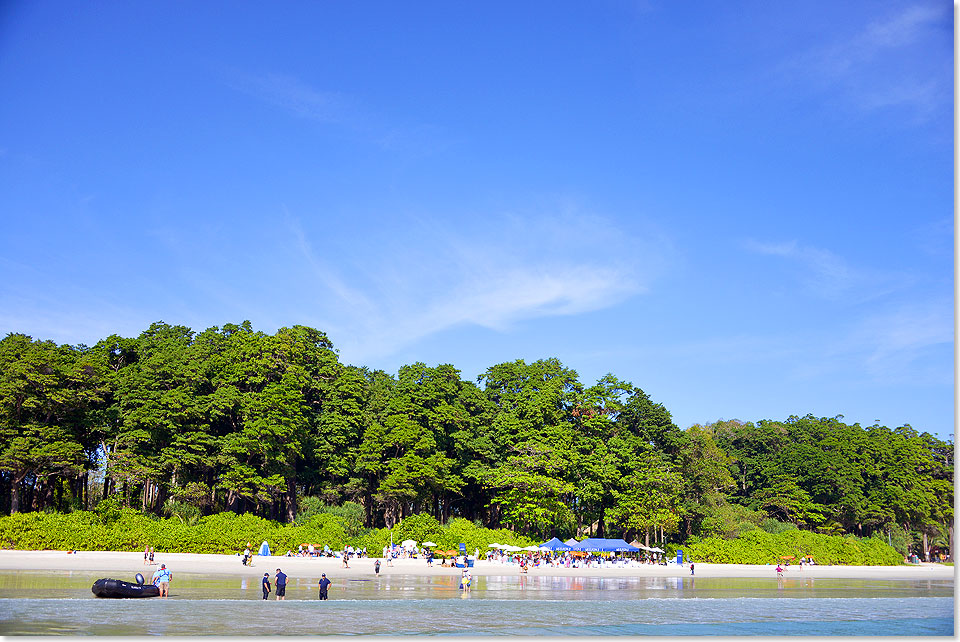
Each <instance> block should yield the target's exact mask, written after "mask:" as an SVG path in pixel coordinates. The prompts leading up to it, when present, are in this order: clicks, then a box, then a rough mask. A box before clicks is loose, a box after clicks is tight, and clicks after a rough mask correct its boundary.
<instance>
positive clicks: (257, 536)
mask: <svg viewBox="0 0 960 642" xmlns="http://www.w3.org/2000/svg"><path fill="white" fill-rule="evenodd" d="M391 537H392V540H393V542H395V543H400V542H402V541H403V540H406V539H413V540H416V541H417V542H418V543H419V542H424V541H428V540H429V541H433V542H435V543H436V544H437V548H438V549H440V550H455V549H457V548H458V546H459V544H460V543H461V542H462V543H464V544H466V547H467V550H469V551H471V552H472V551H473V550H474V549H480V550H481V551H486V550H487V546H488V544H491V543H494V542H497V543H499V544H514V545H518V546H528V545H530V544H533V543H535V542H533V541H532V540H530V539H529V538H526V537H523V536H519V535H516V534H515V533H513V532H512V531H509V530H506V529H498V530H493V529H488V528H483V527H480V526H477V525H476V524H474V523H473V522H470V521H468V520H465V519H459V518H455V519H451V520H450V521H449V522H448V523H447V524H440V523H439V522H438V521H437V520H436V519H435V518H433V517H432V516H430V515H425V514H421V515H413V516H411V517H408V518H407V519H405V520H403V521H402V522H401V523H400V524H398V525H397V526H395V527H394V528H393V529H392V532H391V529H387V528H379V529H364V530H361V531H359V532H358V531H357V529H355V528H353V525H352V524H351V522H350V520H349V519H348V518H347V517H345V516H343V515H337V514H331V513H317V514H313V515H311V516H310V517H309V518H307V519H305V520H304V521H302V522H300V523H297V524H281V523H278V522H274V521H270V520H267V519H263V518H261V517H257V516H254V515H250V514H244V515H237V514H234V513H219V514H216V515H210V516H207V517H202V518H199V519H196V520H192V521H186V520H183V519H182V518H180V517H177V516H173V517H169V518H156V517H151V516H149V515H145V514H143V513H141V512H139V511H136V510H133V509H130V508H117V507H115V506H111V505H109V504H104V505H101V507H100V508H99V509H98V510H96V511H76V512H73V513H44V512H33V513H16V514H14V515H10V516H5V517H0V547H2V548H6V549H17V550H89V551H142V550H143V549H144V547H145V546H152V547H154V548H155V549H156V550H158V551H164V552H169V553H227V554H232V553H237V552H238V551H239V550H240V549H242V548H243V547H244V546H245V544H246V543H247V542H250V543H251V544H252V545H253V546H254V547H257V546H259V544H260V543H261V542H263V541H266V542H268V543H269V545H270V549H271V551H273V552H274V554H283V553H285V552H286V551H287V550H292V551H296V550H297V547H298V546H300V545H301V544H314V545H319V546H321V547H322V546H324V545H326V546H329V547H330V548H331V549H333V550H341V549H342V548H343V547H345V546H347V545H352V546H354V547H360V548H363V547H366V548H367V550H368V551H370V553H371V554H372V555H379V552H380V551H381V550H382V549H383V547H384V546H386V545H387V544H389V543H390V541H391ZM671 548H672V547H671ZM682 548H683V550H684V553H685V556H686V557H688V558H690V559H692V560H695V561H699V562H714V563H722V564H773V563H776V562H779V561H782V560H783V559H784V558H788V557H793V558H795V559H799V558H800V557H812V558H813V559H814V560H815V561H816V562H817V563H818V564H855V565H896V564H900V563H901V562H902V557H901V555H900V554H899V553H898V552H897V551H896V550H894V549H893V548H892V547H890V546H889V545H888V544H887V543H886V542H884V541H883V540H881V539H879V538H866V539H861V538H857V537H854V536H850V535H848V536H839V535H825V534H821V533H813V532H810V531H803V530H789V531H786V532H781V533H768V532H766V531H763V530H760V529H758V530H753V531H749V532H746V533H743V534H742V535H740V537H738V538H736V539H723V538H719V537H710V538H707V539H703V540H700V539H697V538H692V539H691V540H690V541H688V542H687V543H686V544H684V545H683V546H682ZM671 552H672V551H671Z"/></svg>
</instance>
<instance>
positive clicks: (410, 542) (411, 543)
mask: <svg viewBox="0 0 960 642" xmlns="http://www.w3.org/2000/svg"><path fill="white" fill-rule="evenodd" d="M416 545H417V540H415V539H405V540H403V541H402V542H400V546H402V547H404V548H412V547H414V546H416Z"/></svg>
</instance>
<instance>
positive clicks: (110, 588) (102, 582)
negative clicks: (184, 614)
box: [90, 573, 160, 598]
mask: <svg viewBox="0 0 960 642" xmlns="http://www.w3.org/2000/svg"><path fill="white" fill-rule="evenodd" d="M137 582H138V583H137V584H132V583H130V582H124V581H123V580H110V579H107V578H103V579H99V580H97V581H96V582H94V583H93V588H91V589H90V590H91V591H93V594H94V595H96V596H97V597H113V598H125V597H158V596H159V595H160V589H159V588H158V587H156V586H154V585H153V584H144V583H143V576H142V575H140V573H137Z"/></svg>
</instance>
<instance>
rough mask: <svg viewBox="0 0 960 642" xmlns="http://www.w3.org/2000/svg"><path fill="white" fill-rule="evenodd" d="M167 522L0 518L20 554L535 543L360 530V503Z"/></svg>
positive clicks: (463, 527) (99, 513) (98, 515)
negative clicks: (287, 518)
mask: <svg viewBox="0 0 960 642" xmlns="http://www.w3.org/2000/svg"><path fill="white" fill-rule="evenodd" d="M169 506H170V511H169V512H170V514H171V516H170V517H167V518H165V519H157V518H155V517H152V516H149V515H145V514H143V513H140V512H139V511H136V510H134V509H132V508H123V507H121V505H120V504H119V502H116V501H111V500H108V501H104V502H101V503H100V504H99V505H98V506H97V508H96V509H95V510H93V511H75V512H72V513H45V512H34V513H15V514H13V515H9V516H4V517H0V547H2V548H9V549H18V550H44V549H49V550H88V551H142V550H143V549H144V547H145V546H153V547H154V548H155V549H157V550H158V551H164V552H169V553H226V554H234V553H237V552H239V551H242V550H243V548H244V547H245V546H246V544H247V543H248V542H249V543H250V546H251V548H252V549H253V550H254V551H255V550H257V549H258V548H259V547H260V544H261V542H264V541H266V542H267V543H268V544H269V545H270V550H271V552H273V553H274V554H283V553H285V552H286V551H287V550H292V551H296V550H297V547H298V546H299V545H300V544H314V545H320V546H321V547H322V546H323V545H327V546H330V547H331V548H333V549H335V550H340V549H342V548H343V547H345V546H347V545H352V546H355V547H360V548H363V547H365V548H366V549H367V551H369V552H370V554H371V555H379V554H380V552H381V551H382V550H383V547H384V546H386V545H388V544H389V543H390V539H391V536H392V537H393V542H394V543H397V544H398V543H400V542H402V541H403V540H405V539H413V540H416V541H417V543H418V544H419V543H422V542H424V541H427V540H432V541H434V542H436V543H437V545H438V548H440V549H443V550H450V549H457V548H458V545H459V544H460V543H461V542H462V543H464V544H465V545H466V547H467V550H468V551H470V552H471V553H472V552H473V551H474V549H480V551H482V552H486V551H487V550H488V544H491V543H493V542H498V543H500V544H514V545H516V546H528V545H530V544H535V543H537V542H535V541H533V540H531V539H529V538H527V537H523V536H518V535H517V534H515V533H513V532H512V531H509V530H506V529H495V530H491V529H488V528H483V527H481V526H478V525H477V524H475V523H473V522H471V521H469V520H466V519H460V518H455V519H452V520H450V522H449V523H447V524H446V525H442V524H440V523H439V522H438V521H437V520H436V519H435V518H434V517H432V516H431V515H427V514H420V515H411V516H410V517H407V518H406V519H404V520H403V521H402V522H401V523H400V524H398V525H397V526H395V527H394V528H393V530H392V531H391V529H389V528H378V529H363V528H359V529H358V528H357V526H356V517H357V512H356V506H358V505H354V506H348V505H344V506H343V507H335V508H336V510H331V511H326V510H321V511H319V512H315V513H314V514H313V515H312V516H310V517H309V518H308V519H306V520H304V521H300V522H299V523H296V524H280V523H278V522H274V521H271V520H268V519H263V518H262V517H257V516H256V515H252V514H244V515H237V514H235V513H231V512H225V513H218V514H216V515H208V516H206V517H201V518H199V519H193V518H192V517H190V512H189V511H186V510H183V509H182V504H181V503H179V502H175V503H172V504H170V505H169Z"/></svg>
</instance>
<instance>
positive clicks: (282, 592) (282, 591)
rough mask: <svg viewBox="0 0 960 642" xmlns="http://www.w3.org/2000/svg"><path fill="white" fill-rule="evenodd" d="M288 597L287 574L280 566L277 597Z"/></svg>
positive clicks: (283, 598) (279, 598) (281, 598)
mask: <svg viewBox="0 0 960 642" xmlns="http://www.w3.org/2000/svg"><path fill="white" fill-rule="evenodd" d="M286 597H287V576H286V574H285V573H284V572H283V571H281V570H280V569H279V568H278V569H277V599H278V600H285V599H286Z"/></svg>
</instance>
